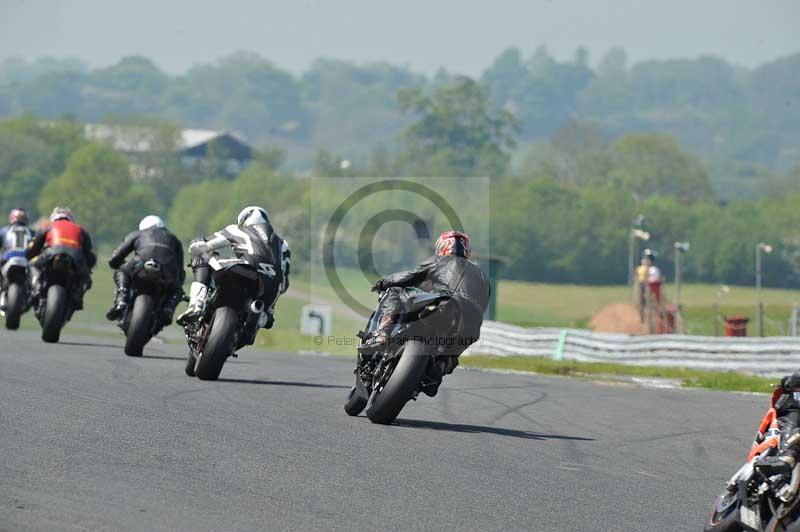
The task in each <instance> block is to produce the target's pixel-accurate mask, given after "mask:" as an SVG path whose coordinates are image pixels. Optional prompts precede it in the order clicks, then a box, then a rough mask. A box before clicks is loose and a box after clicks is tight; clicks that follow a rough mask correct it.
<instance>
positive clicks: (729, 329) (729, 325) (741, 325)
mask: <svg viewBox="0 0 800 532" xmlns="http://www.w3.org/2000/svg"><path fill="white" fill-rule="evenodd" d="M748 321H750V318H745V317H744V316H729V317H726V318H725V336H747V322H748Z"/></svg>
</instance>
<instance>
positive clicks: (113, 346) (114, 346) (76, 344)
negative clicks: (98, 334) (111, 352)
mask: <svg viewBox="0 0 800 532" xmlns="http://www.w3.org/2000/svg"><path fill="white" fill-rule="evenodd" d="M58 345H70V346H73V347H103V348H111V349H122V347H123V346H122V345H120V344H95V343H92V342H58Z"/></svg>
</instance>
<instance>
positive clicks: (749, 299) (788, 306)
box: [498, 281, 800, 335]
mask: <svg viewBox="0 0 800 532" xmlns="http://www.w3.org/2000/svg"><path fill="white" fill-rule="evenodd" d="M718 290H719V286H718V285H708V284H688V285H684V286H683V287H682V289H681V305H682V307H683V308H684V316H685V320H686V324H687V332H689V333H690V334H703V335H713V334H714V321H715V320H714V310H713V305H714V303H715V301H716V297H717V296H716V294H717V291H718ZM665 294H666V296H667V297H668V298H671V297H672V296H673V292H672V286H670V285H667V286H666V287H665ZM755 297H756V296H755V289H754V288H752V287H742V286H731V287H729V292H728V293H727V294H725V295H722V296H721V298H720V305H719V313H720V315H721V316H734V315H736V316H747V317H749V318H750V319H751V323H750V331H751V334H752V331H753V330H754V327H755ZM616 301H631V291H630V289H629V288H628V287H626V286H583V285H548V284H539V283H522V282H515V281H501V282H500V286H499V292H498V319H499V320H500V321H506V322H509V323H515V324H518V325H523V326H530V327H533V326H551V327H578V328H586V327H588V326H589V321H590V320H591V319H592V316H594V315H595V314H596V313H597V312H598V311H599V310H600V309H601V308H603V307H604V306H605V305H607V304H609V303H613V302H616ZM762 301H763V302H764V309H765V315H766V319H765V325H766V327H765V329H766V334H768V335H774V334H787V333H788V320H789V317H790V315H791V310H792V304H794V303H795V302H797V303H800V291H797V290H776V289H765V290H762ZM719 330H720V334H723V332H722V331H724V324H720V327H719Z"/></svg>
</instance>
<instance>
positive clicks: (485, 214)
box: [0, 77, 800, 287]
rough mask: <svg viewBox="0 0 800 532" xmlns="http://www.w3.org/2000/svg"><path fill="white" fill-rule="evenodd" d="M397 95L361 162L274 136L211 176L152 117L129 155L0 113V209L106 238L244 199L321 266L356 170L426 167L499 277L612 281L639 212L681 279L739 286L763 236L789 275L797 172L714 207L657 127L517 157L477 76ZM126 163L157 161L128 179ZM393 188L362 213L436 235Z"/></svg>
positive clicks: (210, 164)
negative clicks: (69, 222)
mask: <svg viewBox="0 0 800 532" xmlns="http://www.w3.org/2000/svg"><path fill="white" fill-rule="evenodd" d="M397 99H398V106H399V108H401V109H402V110H403V112H404V119H405V120H406V121H407V123H408V125H407V126H406V127H405V128H404V130H403V132H402V134H401V139H402V142H401V148H400V149H397V150H395V151H380V150H376V151H373V152H372V154H371V155H370V156H369V157H368V158H366V159H365V161H364V162H363V163H359V162H357V161H356V162H350V161H347V164H345V162H346V161H345V159H343V157H342V156H341V155H339V154H336V153H333V152H326V151H319V152H318V153H317V155H316V157H315V159H314V165H313V171H312V173H311V174H310V175H308V174H305V173H303V174H298V173H293V172H289V171H287V170H286V169H285V166H284V165H283V160H284V159H283V158H284V153H283V152H282V151H281V150H279V149H277V148H274V147H272V148H265V149H262V150H259V151H258V152H257V153H256V154H255V159H254V162H253V163H252V164H251V165H250V166H249V167H248V168H247V169H245V170H244V171H243V172H242V173H241V174H239V175H238V176H235V177H233V178H230V177H225V176H224V174H222V173H220V172H219V171H218V170H219V168H220V167H221V166H220V165H219V164H218V163H219V161H215V160H213V157H214V154H213V150H210V152H209V156H208V159H209V160H207V161H204V164H202V165H201V166H200V167H193V168H192V169H187V168H185V167H183V166H182V165H181V163H180V161H179V160H178V159H177V157H176V155H175V145H174V142H175V132H176V131H177V129H178V128H177V126H176V125H175V124H170V123H165V122H160V121H155V120H152V119H137V120H133V121H131V122H129V123H127V125H128V126H135V127H137V128H149V131H151V132H152V135H153V138H158V139H160V141H159V142H155V143H154V144H153V149H152V150H151V151H150V152H149V153H147V154H146V155H144V156H139V157H137V158H136V159H135V160H133V159H131V158H130V157H129V156H127V155H126V154H124V153H121V152H119V151H116V150H115V149H114V148H113V146H112V145H110V144H103V143H96V142H89V141H87V140H86V138H85V136H84V127H83V124H81V123H79V122H77V121H75V120H74V119H71V120H42V119H39V118H36V117H34V116H33V115H24V116H21V117H16V118H11V119H4V120H0V207H2V209H3V210H8V209H10V208H12V207H17V206H22V207H25V208H28V209H30V210H31V211H32V212H33V214H34V216H36V215H42V214H46V213H47V212H48V211H49V209H50V208H52V207H53V206H54V205H63V204H66V205H69V206H71V207H73V209H75V211H76V213H77V214H78V216H79V218H80V221H81V222H82V223H84V224H85V225H86V226H87V228H88V229H89V230H90V231H91V232H92V233H93V234H94V235H95V236H96V238H97V240H98V241H99V242H100V243H101V244H105V245H108V244H113V243H116V241H117V240H118V239H119V238H121V237H122V236H123V235H124V234H125V233H127V232H128V231H129V230H131V229H133V228H134V227H135V226H136V224H137V222H138V220H139V219H140V218H141V217H142V216H144V215H146V214H149V213H153V212H155V213H161V214H162V215H163V216H164V217H165V218H166V219H167V220H168V223H169V225H170V227H171V228H172V229H173V230H174V231H175V232H176V233H177V234H178V235H179V236H180V237H181V238H182V239H183V240H184V241H187V240H189V239H191V238H194V237H198V236H202V235H205V234H208V233H209V232H211V231H213V230H216V229H219V228H220V227H222V226H224V225H227V224H228V223H231V221H232V220H234V219H235V215H236V213H237V212H238V210H239V209H240V208H241V206H242V205H245V204H262V205H264V206H265V207H266V208H267V209H268V210H269V211H270V212H271V213H272V216H273V219H274V220H275V222H276V225H277V226H278V228H279V230H280V231H281V233H282V234H283V235H285V236H286V237H287V238H289V239H290V241H291V242H292V247H293V251H294V253H295V258H296V262H297V264H298V265H299V266H300V267H301V268H302V267H303V266H305V267H308V265H309V264H311V263H313V262H314V261H317V262H318V261H319V254H318V250H319V249H320V247H321V243H322V242H321V238H322V233H323V229H324V227H325V224H326V223H327V221H328V219H329V218H330V215H331V213H332V212H333V211H334V210H335V209H336V207H337V206H338V204H339V203H340V202H341V201H342V199H343V196H342V194H343V191H345V190H349V189H352V188H353V187H355V186H358V184H359V183H362V182H363V180H360V176H370V177H372V178H381V177H392V176H437V177H438V178H439V179H438V180H437V179H433V178H423V182H424V183H429V184H430V185H431V186H432V187H434V188H435V189H436V190H437V192H438V193H440V194H442V195H443V196H444V198H445V199H446V200H447V202H448V203H450V204H451V205H453V206H454V207H455V208H456V209H457V210H458V211H459V213H460V215H461V216H462V217H463V220H464V225H465V228H466V229H467V230H468V231H469V232H470V233H471V235H472V236H473V239H474V248H475V250H476V253H479V254H492V255H496V256H500V257H502V258H503V259H504V261H505V265H504V268H503V276H504V277H507V278H512V279H520V280H529V281H542V282H571V283H587V284H588V283H622V282H624V281H625V279H626V274H627V242H628V234H629V233H628V232H629V231H630V229H631V224H632V223H633V219H634V218H635V217H637V215H639V214H643V215H645V216H646V219H647V221H646V227H645V228H646V229H648V230H649V231H650V232H651V233H652V234H653V240H652V241H651V243H650V244H649V245H650V246H652V247H654V248H655V249H657V250H659V251H660V252H661V262H662V267H663V269H664V270H665V272H666V273H667V274H668V275H671V267H670V263H671V259H672V255H671V253H672V243H673V242H675V241H677V240H681V241H685V240H688V241H690V242H691V243H692V249H691V251H690V252H689V254H688V255H687V257H686V262H685V270H684V271H685V275H686V278H687V280H690V281H704V282H725V283H732V284H748V283H750V282H752V279H753V273H754V272H753V254H754V249H755V244H756V243H757V242H760V241H764V242H768V243H771V244H773V245H774V246H775V247H776V250H777V251H776V252H775V253H773V254H772V255H770V256H768V257H767V258H766V264H765V267H766V268H765V269H766V277H765V282H766V284H768V285H771V286H794V287H796V286H798V285H800V283H798V273H797V266H798V258H800V190H798V187H797V185H798V184H800V172H798V171H797V170H795V171H794V173H791V172H790V173H787V174H785V176H784V177H785V180H784V183H785V186H784V187H782V188H781V187H779V188H776V189H775V191H774V193H773V194H771V195H768V196H766V197H764V198H762V199H758V200H737V201H731V202H727V203H720V202H718V201H716V199H715V197H714V194H713V190H712V183H711V177H710V175H709V172H708V170H707V168H706V165H705V164H704V163H703V161H702V160H700V159H699V158H698V157H697V156H696V155H694V154H692V153H690V152H688V151H686V150H684V149H682V148H681V146H680V145H679V143H678V142H677V141H676V140H675V139H674V138H673V137H671V136H669V135H667V134H664V133H652V132H645V133H629V134H624V135H621V136H619V137H616V138H609V137H608V136H607V135H606V134H604V133H603V132H602V131H600V130H598V128H597V126H596V125H595V124H593V123H591V122H581V121H570V122H569V123H567V124H565V125H564V126H563V127H562V128H560V129H559V130H558V131H556V133H555V134H554V135H553V136H552V137H551V138H550V139H548V140H547V141H546V142H545V143H543V144H542V145H541V146H539V147H538V148H537V149H535V150H532V151H530V152H528V153H527V154H526V156H525V158H524V160H523V161H521V162H520V163H519V164H518V165H516V166H515V165H514V164H513V162H512V155H513V151H514V147H515V145H516V143H517V139H518V138H519V135H520V130H521V129H522V127H523V126H522V124H521V123H520V121H519V119H518V117H517V116H515V115H514V114H513V113H511V112H509V111H508V110H507V109H504V108H502V107H500V106H496V105H493V104H492V102H491V99H490V97H489V96H488V94H487V93H486V91H485V88H484V87H483V85H482V84H481V83H479V82H478V81H476V80H472V79H470V78H466V77H456V78H453V80H451V82H450V83H447V84H443V85H442V86H440V87H439V88H437V89H435V90H433V91H427V90H424V89H421V88H418V87H411V88H406V89H403V90H400V91H398V94H397ZM123 125H125V123H123ZM134 163H135V164H134ZM133 166H136V167H137V168H139V169H141V168H142V167H145V168H152V169H157V170H158V171H156V172H144V173H141V172H139V173H138V174H137V175H139V177H136V178H132V175H133V174H132V171H131V169H132V167H133ZM448 176H449V179H446V180H442V179H441V177H448ZM481 176H485V177H481ZM471 177H472V178H473V179H478V180H479V182H480V183H483V184H484V185H485V187H484V188H482V187H481V186H475V185H474V184H473V183H474V181H469V179H470V178H471ZM426 179H427V180H426ZM397 198H398V196H392V195H391V194H390V195H387V196H383V197H382V198H379V199H377V200H374V201H373V202H372V203H373V205H372V207H373V212H375V211H376V210H377V211H385V210H388V209H393V208H398V207H404V208H406V209H408V210H410V211H411V212H415V213H423V214H425V215H426V216H428V217H429V219H430V221H431V222H432V227H433V228H434V229H436V230H443V229H446V228H447V224H448V222H447V220H446V219H445V217H444V216H443V214H442V213H441V212H438V213H437V212H435V210H433V211H432V210H431V208H430V206H429V205H426V204H425V202H424V201H423V200H421V199H420V200H419V203H414V200H412V202H411V203H408V201H409V200H407V199H404V200H402V201H404V203H402V204H398V200H397ZM481 205H488V208H487V209H480V208H479V207H480V206H481ZM426 213H427V214H426ZM359 216H360V217H356V218H355V219H350V220H348V221H347V224H349V225H347V228H346V229H347V230H346V231H343V232H342V233H343V234H344V235H345V236H344V238H343V240H342V241H341V242H340V244H341V245H342V246H344V247H345V248H349V249H350V250H351V251H353V252H354V253H351V254H350V258H349V259H345V262H344V263H343V265H346V266H351V267H357V266H358V265H359V264H358V260H357V259H356V258H354V257H357V255H358V253H359V252H360V251H362V250H360V248H359V246H360V244H359V241H358V235H359V231H360V229H361V227H363V226H364V225H365V224H366V221H367V217H368V213H365V214H361V215H359ZM379 236H380V238H378V239H377V240H376V242H375V243H374V248H373V251H374V253H375V256H376V257H377V262H380V263H381V265H382V267H383V268H384V269H398V268H405V267H408V266H409V265H410V263H411V262H413V260H415V259H417V258H419V255H420V253H427V252H429V245H428V246H420V243H419V242H418V241H417V240H416V239H415V238H412V237H410V236H409V234H408V230H407V228H406V229H405V230H404V229H402V228H399V227H394V228H389V229H388V230H387V231H386V232H384V233H382V234H381V235H379ZM423 247H424V248H425V249H422V248H423ZM412 259H413V260H412Z"/></svg>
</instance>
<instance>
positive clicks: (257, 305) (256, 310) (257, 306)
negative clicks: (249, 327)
mask: <svg viewBox="0 0 800 532" xmlns="http://www.w3.org/2000/svg"><path fill="white" fill-rule="evenodd" d="M250 312H252V313H253V314H261V313H262V312H264V302H263V301H261V300H260V299H254V300H253V301H252V302H251V303H250Z"/></svg>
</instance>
